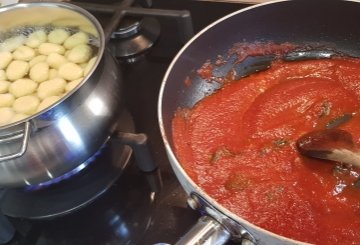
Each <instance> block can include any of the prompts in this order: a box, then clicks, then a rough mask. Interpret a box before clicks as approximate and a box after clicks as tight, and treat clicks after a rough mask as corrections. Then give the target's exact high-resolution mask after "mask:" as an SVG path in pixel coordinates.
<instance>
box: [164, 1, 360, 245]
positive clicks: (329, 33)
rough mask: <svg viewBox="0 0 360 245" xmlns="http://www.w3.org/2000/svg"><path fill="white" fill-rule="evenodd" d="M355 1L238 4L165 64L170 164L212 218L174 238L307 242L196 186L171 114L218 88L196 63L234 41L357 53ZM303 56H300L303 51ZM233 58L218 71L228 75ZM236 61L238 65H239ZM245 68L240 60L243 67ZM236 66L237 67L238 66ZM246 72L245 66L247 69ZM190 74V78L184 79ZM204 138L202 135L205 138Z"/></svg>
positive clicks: (166, 137) (317, 55)
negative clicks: (177, 144)
mask: <svg viewBox="0 0 360 245" xmlns="http://www.w3.org/2000/svg"><path fill="white" fill-rule="evenodd" d="M359 11H360V4H359V2H358V1H340V0H339V1H336V0H335V1H301V0H299V1H296V0H293V1H273V2H269V3H265V4H260V5H255V6H250V7H248V8H245V9H242V10H239V11H237V12H235V13H232V14H230V15H228V16H225V17H223V18H222V19H220V20H218V21H216V22H214V23H213V24H211V25H209V26H208V27H206V28H205V29H203V30H202V31H200V32H199V33H198V34H197V35H196V36H195V37H194V38H192V39H191V40H190V41H189V42H188V43H187V44H186V45H185V46H184V47H183V48H182V49H181V50H180V52H179V53H178V54H177V56H176V57H175V58H174V60H173V61H172V63H171V64H170V67H169V69H168V70H167V72H166V74H165V77H164V80H163V83H162V86H161V90H160V94H159V101H158V118H159V125H160V130H161V134H162V138H163V141H164V144H165V148H166V152H167V154H168V158H169V160H170V163H171V166H172V168H173V170H174V172H175V174H176V176H177V178H178V179H179V181H180V183H181V185H182V186H183V188H184V189H185V190H186V192H187V193H188V195H189V205H190V206H191V207H192V208H193V209H198V210H201V211H202V213H205V214H207V215H208V216H209V217H211V218H206V219H203V218H202V219H201V220H200V221H199V223H198V224H197V225H196V226H195V227H194V229H193V230H191V232H190V233H189V234H188V235H186V236H185V237H184V238H183V239H182V240H181V241H179V243H178V244H187V245H191V244H223V243H225V242H226V241H227V240H229V239H233V240H235V241H238V242H243V244H305V243H301V242H299V241H295V240H292V239H288V238H286V237H282V236H279V235H277V234H274V233H271V232H269V231H267V230H264V229H262V228H260V227H257V226H255V225H254V224H252V223H250V222H248V221H247V220H245V219H243V218H242V217H239V216H237V215H235V214H234V213H232V212H230V211H229V210H227V209H226V208H224V207H223V206H222V205H220V204H219V203H217V202H216V201H215V200H214V199H213V198H212V197H211V196H209V195H208V194H207V193H206V192H205V191H204V190H203V189H202V188H200V187H199V186H198V185H197V184H196V183H195V182H194V181H193V180H192V179H191V178H190V177H189V175H188V174H187V173H186V171H185V170H184V169H183V167H182V165H181V162H180V161H179V160H178V158H177V156H176V154H175V151H174V145H173V136H172V119H173V117H174V114H175V112H176V110H177V109H178V108H191V107H192V106H194V104H195V103H196V102H197V101H199V100H201V99H202V98H204V97H205V96H207V95H209V94H211V93H212V92H214V91H215V90H216V89H218V88H219V85H218V83H216V82H214V83H210V82H208V81H207V80H205V79H202V78H201V77H200V76H197V74H196V72H194V71H196V70H197V69H199V68H201V67H202V65H203V64H204V63H205V62H207V61H209V60H210V61H216V60H217V59H218V55H222V57H224V58H225V59H226V57H227V54H228V51H229V50H230V49H231V48H232V47H233V45H234V44H235V43H237V42H249V43H253V42H256V41H261V42H274V43H285V42H290V43H295V44H299V45H304V46H306V45H309V44H316V45H317V46H318V47H320V46H322V47H324V48H325V50H324V52H320V53H316V52H315V53H312V52H309V53H308V54H309V57H306V55H305V57H304V54H306V53H307V52H304V53H299V54H298V57H299V58H326V57H329V56H331V52H330V53H328V52H329V49H328V48H334V47H335V48H336V50H337V51H340V52H342V53H345V54H349V55H352V56H356V57H360V55H359V49H358V45H357V44H358V40H359V39H360V31H359V28H358V27H357V25H356V23H357V22H356V21H355V20H356V19H358V18H359V15H358V13H359ZM302 56H303V57H302ZM235 65H237V64H236V62H235V64H234V62H233V64H231V63H230V62H229V63H227V64H226V65H224V66H223V67H224V68H226V69H227V72H225V73H222V72H221V71H219V72H218V73H217V74H216V75H214V76H218V77H219V78H220V79H221V77H222V76H226V74H227V73H228V71H229V70H230V69H231V68H232V66H235ZM238 67H240V66H238ZM247 68H249V67H248V66H247V65H245V66H244V69H245V70H246V69H247ZM237 69H238V68H237ZM245 73H246V72H245ZM189 77H190V78H191V80H192V83H191V84H190V85H189V83H187V82H185V81H186V80H187V79H188V78H189ZM204 140H206V139H204Z"/></svg>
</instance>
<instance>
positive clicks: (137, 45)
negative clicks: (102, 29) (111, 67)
mask: <svg viewBox="0 0 360 245" xmlns="http://www.w3.org/2000/svg"><path fill="white" fill-rule="evenodd" d="M159 35H160V24H159V22H158V21H157V20H156V19H155V18H150V17H144V18H135V17H126V18H124V20H123V21H122V22H121V24H120V26H119V28H118V29H117V30H116V31H115V32H114V33H113V34H112V36H111V40H110V48H111V50H112V51H113V53H114V55H115V56H116V57H117V58H119V59H122V60H124V61H127V62H134V61H136V60H137V59H138V58H139V57H141V55H143V54H144V53H145V52H146V51H148V50H149V49H150V48H151V47H152V46H153V45H154V43H155V41H156V40H157V39H158V37H159Z"/></svg>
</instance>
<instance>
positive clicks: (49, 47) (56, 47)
mask: <svg viewBox="0 0 360 245" xmlns="http://www.w3.org/2000/svg"><path fill="white" fill-rule="evenodd" d="M38 51H39V53H40V54H43V55H49V54H51V53H58V54H64V53H65V48H64V47H63V46H61V45H60V44H56V43H42V44H40V46H39V49H38Z"/></svg>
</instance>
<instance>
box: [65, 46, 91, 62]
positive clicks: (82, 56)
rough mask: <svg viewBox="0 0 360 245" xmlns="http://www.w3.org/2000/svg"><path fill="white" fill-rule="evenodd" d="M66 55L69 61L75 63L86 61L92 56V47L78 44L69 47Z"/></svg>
mask: <svg viewBox="0 0 360 245" xmlns="http://www.w3.org/2000/svg"><path fill="white" fill-rule="evenodd" d="M66 57H67V59H68V60H69V61H70V62H73V63H77V64H80V63H84V62H88V61H89V59H90V58H91V57H92V48H91V47H90V46H89V45H87V44H79V45H77V46H75V47H74V48H73V49H71V50H70V52H69V53H68V55H67V56H66Z"/></svg>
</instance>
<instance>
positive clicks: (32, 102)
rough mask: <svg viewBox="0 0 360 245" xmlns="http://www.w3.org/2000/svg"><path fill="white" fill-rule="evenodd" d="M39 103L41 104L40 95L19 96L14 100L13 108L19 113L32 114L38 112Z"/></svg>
mask: <svg viewBox="0 0 360 245" xmlns="http://www.w3.org/2000/svg"><path fill="white" fill-rule="evenodd" d="M39 104H40V100H39V98H38V97H36V96H34V95H26V96H23V97H20V98H17V99H16V100H15V101H14V104H13V109H14V111H15V112H17V113H23V114H28V115H30V114H33V113H34V112H36V109H37V108H38V106H39Z"/></svg>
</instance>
